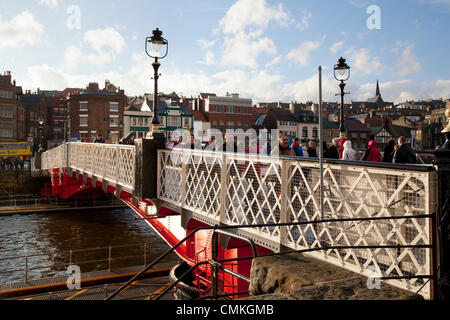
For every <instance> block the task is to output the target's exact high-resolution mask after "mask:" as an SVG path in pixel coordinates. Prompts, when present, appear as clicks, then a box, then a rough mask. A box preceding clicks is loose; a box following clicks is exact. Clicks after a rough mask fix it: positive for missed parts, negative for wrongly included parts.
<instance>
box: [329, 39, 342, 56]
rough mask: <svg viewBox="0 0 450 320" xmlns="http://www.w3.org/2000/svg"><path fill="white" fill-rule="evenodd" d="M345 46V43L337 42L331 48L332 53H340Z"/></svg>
mask: <svg viewBox="0 0 450 320" xmlns="http://www.w3.org/2000/svg"><path fill="white" fill-rule="evenodd" d="M343 45H344V41H338V42H335V43H333V44H332V46H331V47H330V51H331V52H333V53H336V52H337V51H339V50H340V49H341V48H342V46H343Z"/></svg>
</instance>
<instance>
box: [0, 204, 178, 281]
mask: <svg viewBox="0 0 450 320" xmlns="http://www.w3.org/2000/svg"><path fill="white" fill-rule="evenodd" d="M134 217H135V214H134V213H133V211H132V210H131V209H129V208H118V209H107V210H98V209H97V210H92V211H69V212H58V213H38V214H29V215H11V216H4V217H0V283H6V282H15V281H24V273H25V271H24V270H25V265H28V268H29V269H30V271H28V275H27V277H28V279H29V280H30V279H38V278H42V277H52V276H55V275H61V274H63V273H65V270H66V269H65V268H66V267H61V266H59V265H61V264H66V263H68V262H69V261H71V262H72V263H73V264H75V265H77V262H80V264H79V266H80V268H81V272H89V271H93V270H106V269H108V267H109V266H108V261H99V260H103V259H107V258H108V254H109V252H108V251H109V250H110V249H109V247H110V246H111V247H116V246H125V247H119V248H113V249H112V257H113V258H116V257H117V258H119V257H130V258H125V259H121V260H114V261H113V263H112V268H113V269H115V268H121V267H128V266H136V265H144V263H145V261H146V262H147V263H150V262H151V261H152V260H154V259H155V258H157V257H158V256H159V255H161V254H162V253H163V252H164V251H165V250H167V249H168V248H169V247H168V245H167V244H166V243H165V242H163V241H162V240H161V239H160V238H159V237H158V235H156V233H155V232H154V231H153V230H152V228H151V227H150V226H149V225H148V224H147V223H146V222H145V221H142V220H136V219H135V218H134ZM144 243H147V244H148V245H147V246H143V245H138V246H126V245H133V244H144ZM90 248H102V249H99V250H92V251H80V252H77V251H75V252H73V253H72V254H69V251H70V250H83V249H90ZM144 248H146V257H145V260H144V257H143V255H144ZM33 255H38V256H35V257H29V258H28V259H27V261H26V259H25V258H24V257H25V256H33ZM9 257H20V258H15V259H9ZM85 261H95V262H90V263H82V262H85ZM167 261H176V257H175V256H174V255H173V256H170V257H169V258H168V259H167ZM174 264H175V262H174ZM10 270H17V271H14V272H11V271H10Z"/></svg>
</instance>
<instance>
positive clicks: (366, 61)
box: [0, 0, 450, 102]
mask: <svg viewBox="0 0 450 320" xmlns="http://www.w3.org/2000/svg"><path fill="white" fill-rule="evenodd" d="M373 5H375V6H376V7H375V8H376V9H377V10H378V9H379V13H380V14H379V18H380V19H378V20H373V18H374V17H376V16H375V15H374V13H375V11H369V12H368V11H367V10H368V8H369V7H370V6H373ZM449 17H450V0H396V1H387V0H378V1H377V0H372V1H366V0H340V1H336V0H321V1H312V0H279V1H278V0H233V1H231V0H189V1H182V0H167V1H143V0H131V1H115V0H110V1H104V0H99V1H85V0H78V1H77V0H21V1H19V2H13V1H2V2H1V3H0V71H4V70H9V71H11V72H12V74H13V77H14V78H15V79H16V80H17V83H18V84H19V85H22V86H24V88H25V89H31V90H36V89H37V88H38V87H39V88H41V89H59V90H61V89H64V88H66V87H84V86H86V84H87V83H88V82H92V81H96V82H99V83H101V84H103V83H104V81H105V80H106V79H108V80H111V81H112V82H113V83H114V84H116V85H118V86H121V88H123V89H125V91H126V93H127V94H129V95H141V94H143V93H145V92H151V91H152V88H153V86H152V80H151V74H152V67H151V62H152V61H151V60H150V58H148V57H147V56H146V55H145V52H144V43H145V42H144V41H145V38H146V37H147V36H150V35H151V31H152V30H153V29H155V28H156V27H159V28H160V29H161V30H162V31H163V32H164V37H165V38H166V39H168V40H169V55H168V56H167V58H166V59H164V60H162V66H161V69H160V71H161V73H162V77H161V80H160V81H161V82H160V89H161V90H162V91H166V92H169V91H170V92H171V91H176V92H177V93H181V94H184V95H187V96H191V95H193V96H195V95H197V94H199V93H200V92H214V93H217V94H218V95H224V94H225V93H227V92H237V93H240V94H241V96H243V97H246V98H252V99H253V100H254V102H263V101H285V102H288V101H291V100H292V101H302V102H305V101H307V100H312V101H317V100H318V89H317V88H318V84H317V82H318V80H317V69H318V66H319V65H321V66H322V67H323V69H324V70H323V81H324V83H323V88H324V99H325V100H327V101H336V97H335V93H337V92H338V87H337V83H336V81H335V80H334V78H333V75H332V71H333V65H334V64H335V63H336V61H337V59H338V58H339V57H340V56H343V57H345V58H346V59H347V62H348V64H349V65H350V66H351V67H352V77H351V78H350V80H349V82H348V91H350V92H351V95H350V98H348V97H347V99H353V100H366V99H367V98H368V97H370V96H372V95H374V92H375V83H376V80H377V79H378V80H380V85H381V90H382V94H383V96H384V98H385V100H388V101H395V102H402V101H405V100H408V99H428V98H441V97H442V98H444V99H446V98H450V72H449V71H450V59H448V52H450V44H449V41H448V32H449V31H450V19H449ZM368 20H369V22H379V24H378V25H375V27H376V28H375V29H373V28H372V29H369V27H368Z"/></svg>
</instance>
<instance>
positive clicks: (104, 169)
mask: <svg viewBox="0 0 450 320" xmlns="http://www.w3.org/2000/svg"><path fill="white" fill-rule="evenodd" d="M135 161H136V155H135V147H134V146H126V145H113V144H99V143H98V144H97V143H76V142H75V143H74V142H71V143H66V144H65V145H61V146H59V147H57V148H54V149H51V150H49V151H47V152H45V153H43V154H42V169H43V170H52V169H54V168H60V169H64V168H69V169H71V170H74V171H77V172H79V173H82V174H83V175H84V176H87V177H91V178H96V179H97V180H98V181H105V182H107V183H108V184H109V185H113V186H116V187H120V188H121V189H124V190H128V191H130V192H132V191H133V190H134V179H135V172H134V170H135ZM60 171H61V172H62V170H60Z"/></svg>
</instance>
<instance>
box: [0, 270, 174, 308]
mask: <svg viewBox="0 0 450 320" xmlns="http://www.w3.org/2000/svg"><path fill="white" fill-rule="evenodd" d="M175 263H176V262H174V261H169V262H165V263H161V264H158V265H157V266H155V267H154V268H152V269H151V270H150V271H149V272H148V273H147V274H146V275H145V277H144V278H143V279H142V280H139V281H136V283H134V284H133V285H132V286H130V287H128V288H126V289H125V290H124V291H123V292H122V293H121V294H120V295H118V296H117V297H116V299H117V300H133V299H139V300H144V299H148V298H149V297H150V298H151V297H152V296H153V295H154V294H155V292H156V291H158V290H159V291H162V290H163V289H164V288H165V287H166V286H167V284H168V282H169V279H168V274H169V272H170V269H171V268H172V267H173V265H174V264H175ZM141 270H142V266H136V267H128V268H121V269H115V270H111V271H92V272H86V273H82V274H81V288H80V289H74V290H69V289H68V288H67V284H66V281H67V276H57V277H52V278H44V279H39V280H32V281H28V282H25V281H22V282H14V283H5V284H0V299H13V300H103V299H105V298H106V297H107V296H108V295H110V294H111V293H113V292H114V291H115V290H117V289H118V288H119V287H120V286H121V284H122V283H124V282H126V281H127V280H129V279H130V278H131V277H133V276H134V275H136V274H137V273H138V272H139V271H141ZM156 293H157V292H156ZM167 298H170V295H168V296H167Z"/></svg>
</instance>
